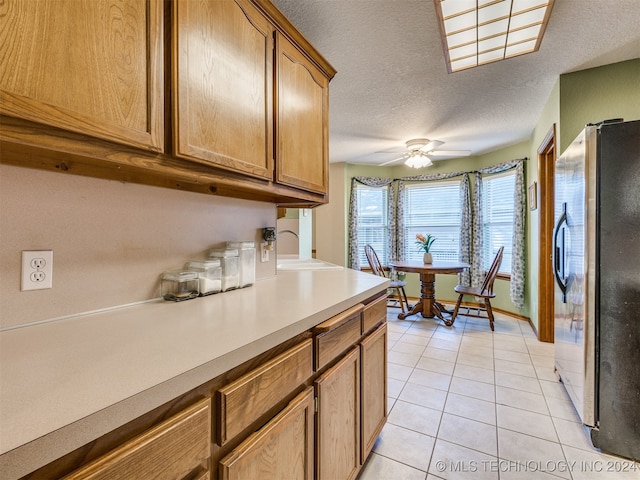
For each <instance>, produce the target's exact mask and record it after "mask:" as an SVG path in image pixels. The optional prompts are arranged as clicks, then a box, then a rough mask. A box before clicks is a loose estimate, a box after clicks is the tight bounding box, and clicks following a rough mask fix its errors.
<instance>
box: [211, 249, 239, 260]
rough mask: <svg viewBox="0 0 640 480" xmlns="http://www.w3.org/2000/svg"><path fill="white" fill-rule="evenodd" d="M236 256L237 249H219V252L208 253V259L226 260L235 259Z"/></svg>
mask: <svg viewBox="0 0 640 480" xmlns="http://www.w3.org/2000/svg"><path fill="white" fill-rule="evenodd" d="M237 256H238V249H237V248H227V249H220V250H211V251H210V252H209V257H214V258H216V257H217V258H226V257H237Z"/></svg>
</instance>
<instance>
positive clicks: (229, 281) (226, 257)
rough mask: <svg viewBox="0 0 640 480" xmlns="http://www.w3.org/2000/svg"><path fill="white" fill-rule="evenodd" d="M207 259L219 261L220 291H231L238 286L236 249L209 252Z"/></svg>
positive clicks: (238, 270) (238, 274)
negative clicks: (220, 269)
mask: <svg viewBox="0 0 640 480" xmlns="http://www.w3.org/2000/svg"><path fill="white" fill-rule="evenodd" d="M209 258H212V259H219V260H220V266H221V267H222V291H223V292H226V291H227V290H233V289H234V288H238V286H239V285H240V269H239V257H238V249H236V248H227V249H220V250H211V251H210V252H209Z"/></svg>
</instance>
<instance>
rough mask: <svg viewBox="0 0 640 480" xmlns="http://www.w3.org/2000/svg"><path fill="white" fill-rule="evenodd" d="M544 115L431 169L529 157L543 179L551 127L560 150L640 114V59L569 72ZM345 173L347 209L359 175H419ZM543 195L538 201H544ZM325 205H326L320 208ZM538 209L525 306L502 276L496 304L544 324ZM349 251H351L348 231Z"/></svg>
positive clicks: (415, 290) (446, 293)
mask: <svg viewBox="0 0 640 480" xmlns="http://www.w3.org/2000/svg"><path fill="white" fill-rule="evenodd" d="M535 113H536V114H537V115H538V120H537V122H536V126H535V128H534V130H533V131H532V132H531V136H530V138H529V139H528V140H527V141H525V142H523V143H520V144H517V145H513V146H509V147H506V148H502V149H500V150H497V151H495V152H491V153H487V154H484V155H479V156H475V157H467V158H460V159H453V160H447V161H440V162H435V163H434V165H433V166H432V167H429V169H428V173H441V172H452V171H471V170H475V169H478V168H482V167H487V166H490V165H495V164H497V163H501V162H503V161H507V160H513V159H515V158H522V157H528V158H529V160H528V161H527V162H526V184H527V186H529V185H531V183H532V182H533V181H537V180H538V164H537V158H538V154H537V149H538V147H539V146H540V144H541V143H542V141H543V140H544V138H545V136H546V135H547V132H548V131H549V130H550V129H551V128H553V127H554V125H555V128H556V135H557V138H558V140H559V147H560V148H559V149H558V150H557V154H558V155H559V154H560V153H561V152H562V151H563V150H564V149H565V148H566V147H567V146H568V145H569V143H571V141H572V140H573V139H574V138H575V137H576V136H577V135H578V133H579V132H580V131H581V130H582V129H583V128H584V126H585V125H586V124H587V123H590V122H592V123H595V122H599V121H601V120H605V119H609V118H624V119H625V120H627V121H629V120H638V119H640V59H634V60H629V61H625V62H620V63H615V64H611V65H605V66H602V67H597V68H592V69H588V70H583V71H579V72H573V73H567V74H563V75H561V76H560V77H559V78H558V81H557V82H556V84H555V85H554V86H553V87H552V89H551V91H550V94H549V98H548V100H547V103H546V104H545V105H544V107H543V108H542V110H541V111H540V112H535ZM342 172H343V173H344V176H342V177H341V178H334V177H332V178H331V181H332V182H342V183H343V185H344V193H345V195H344V199H338V198H335V197H334V198H332V199H331V202H340V201H342V200H343V202H344V203H342V208H344V209H345V213H346V211H347V210H348V203H349V194H350V185H351V178H352V177H354V176H367V177H394V178H397V177H404V176H409V175H415V174H416V173H417V171H416V170H414V169H411V168H409V167H406V166H404V165H400V166H395V167H373V166H365V165H351V164H347V165H345V168H344V169H343V170H342ZM540 200H541V199H540V198H539V199H538V202H540ZM319 208H324V207H319ZM538 220H539V218H538V210H529V209H528V208H527V212H526V235H527V249H526V271H527V284H526V287H525V288H526V290H525V306H524V308H523V309H522V310H518V309H516V308H515V306H514V305H513V304H512V303H511V300H510V299H509V282H508V281H504V280H497V281H496V285H495V288H496V292H497V295H496V299H495V301H494V302H492V304H494V305H495V306H496V307H497V308H499V309H502V310H506V311H509V312H512V313H516V314H519V315H522V316H525V317H529V318H530V319H531V322H532V323H533V324H534V326H535V327H536V328H537V326H538V308H537V304H538V292H537V286H538V281H537V280H538V258H539V256H538V238H539V233H540V232H539V230H538ZM341 221H343V222H344V225H341V226H340V229H341V230H343V231H345V232H347V222H348V218H341ZM344 243H345V245H344V252H345V258H346V255H347V245H346V243H347V242H346V234H345V242H344ZM456 279H457V277H456V276H454V275H440V276H439V277H438V279H437V282H436V288H437V293H436V295H437V297H438V298H439V299H442V300H454V299H455V294H454V292H453V287H454V286H455V284H456ZM407 282H408V288H407V294H408V295H410V296H412V297H418V296H419V292H420V290H419V285H418V279H417V275H412V274H409V275H408V276H407Z"/></svg>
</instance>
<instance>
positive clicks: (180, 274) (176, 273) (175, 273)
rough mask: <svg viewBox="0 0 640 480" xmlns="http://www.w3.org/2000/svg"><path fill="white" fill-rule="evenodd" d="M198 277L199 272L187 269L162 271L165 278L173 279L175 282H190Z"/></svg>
mask: <svg viewBox="0 0 640 480" xmlns="http://www.w3.org/2000/svg"><path fill="white" fill-rule="evenodd" d="M197 278H198V273H197V272H189V271H186V270H168V271H166V272H162V279H163V280H171V281H174V282H188V281H189V280H196V279H197Z"/></svg>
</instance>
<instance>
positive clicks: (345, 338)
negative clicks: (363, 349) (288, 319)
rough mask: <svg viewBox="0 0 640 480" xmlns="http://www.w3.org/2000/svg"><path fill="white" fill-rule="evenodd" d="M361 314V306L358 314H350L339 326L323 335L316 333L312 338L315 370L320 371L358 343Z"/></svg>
mask: <svg viewBox="0 0 640 480" xmlns="http://www.w3.org/2000/svg"><path fill="white" fill-rule="evenodd" d="M361 312H362V305H361V306H360V309H359V310H358V313H355V314H352V315H351V316H349V318H347V319H346V320H345V321H341V322H340V323H339V326H337V327H335V328H333V329H331V330H328V331H326V332H323V333H317V334H316V335H315V336H314V342H315V355H314V357H315V358H314V363H315V368H316V370H319V369H321V368H322V367H324V366H325V365H327V364H328V363H329V362H331V361H332V360H333V359H334V358H336V357H337V356H338V355H340V354H341V353H343V352H345V351H346V350H347V349H349V348H350V347H352V346H353V345H354V344H356V343H357V342H358V339H359V338H360V335H361V328H362V325H361V321H362V320H361Z"/></svg>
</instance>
